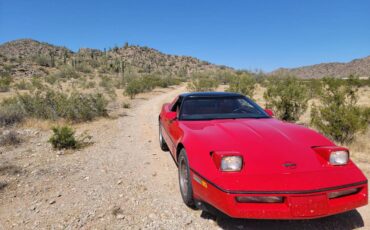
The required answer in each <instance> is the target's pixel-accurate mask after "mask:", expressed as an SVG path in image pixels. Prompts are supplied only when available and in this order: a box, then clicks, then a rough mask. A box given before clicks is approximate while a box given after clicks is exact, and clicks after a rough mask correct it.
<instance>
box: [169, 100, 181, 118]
mask: <svg viewBox="0 0 370 230" xmlns="http://www.w3.org/2000/svg"><path fill="white" fill-rule="evenodd" d="M181 102H182V98H181V97H179V98H178V99H177V101H176V102H175V103H174V104H173V106H172V108H171V111H172V112H177V115H179V112H180V107H181Z"/></svg>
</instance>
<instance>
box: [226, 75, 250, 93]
mask: <svg viewBox="0 0 370 230" xmlns="http://www.w3.org/2000/svg"><path fill="white" fill-rule="evenodd" d="M228 81H229V88H228V89H227V91H229V92H235V93H241V94H244V95H246V96H248V97H250V98H252V97H253V94H254V89H255V84H256V81H255V79H254V78H253V77H252V76H251V75H249V74H247V73H243V74H241V75H233V76H230V79H228Z"/></svg>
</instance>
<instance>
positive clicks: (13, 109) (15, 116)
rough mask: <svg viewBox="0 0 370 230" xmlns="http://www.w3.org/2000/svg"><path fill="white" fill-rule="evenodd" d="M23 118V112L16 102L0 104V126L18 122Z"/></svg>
mask: <svg viewBox="0 0 370 230" xmlns="http://www.w3.org/2000/svg"><path fill="white" fill-rule="evenodd" d="M23 118H24V112H23V110H22V109H21V108H20V107H19V106H18V105H17V104H9V105H0V126H9V125H13V124H15V123H19V122H21V121H22V120H23Z"/></svg>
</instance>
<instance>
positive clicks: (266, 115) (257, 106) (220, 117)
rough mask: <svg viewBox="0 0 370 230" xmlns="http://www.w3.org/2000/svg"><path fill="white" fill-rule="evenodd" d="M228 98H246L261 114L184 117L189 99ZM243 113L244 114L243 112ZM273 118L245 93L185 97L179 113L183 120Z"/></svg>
mask: <svg viewBox="0 0 370 230" xmlns="http://www.w3.org/2000/svg"><path fill="white" fill-rule="evenodd" d="M228 98H236V99H243V100H246V101H247V102H248V103H249V104H251V105H252V106H253V107H254V108H255V109H256V110H257V111H259V112H260V113H261V116H240V117H238V116H235V117H222V116H219V117H212V118H199V119H189V118H184V117H183V115H182V111H183V106H184V104H185V102H186V101H187V100H197V99H228ZM241 115H243V114H241ZM266 118H271V117H270V116H269V115H268V114H267V113H266V112H265V110H264V109H263V108H261V107H260V106H259V105H258V104H257V103H255V102H254V101H253V100H251V99H250V98H248V97H246V96H243V95H236V96H229V95H228V96H201V97H184V98H183V99H182V103H181V106H180V111H179V114H178V120H181V121H207V120H225V119H266Z"/></svg>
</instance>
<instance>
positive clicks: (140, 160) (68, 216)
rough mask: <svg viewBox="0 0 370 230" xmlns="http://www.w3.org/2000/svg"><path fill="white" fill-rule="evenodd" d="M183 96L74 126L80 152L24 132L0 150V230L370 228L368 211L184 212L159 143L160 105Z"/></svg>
mask: <svg viewBox="0 0 370 230" xmlns="http://www.w3.org/2000/svg"><path fill="white" fill-rule="evenodd" d="M183 91H185V87H177V88H171V89H158V90H155V91H154V92H152V93H148V94H145V95H141V96H140V97H138V98H137V99H135V100H134V101H133V102H132V108H131V109H127V110H126V116H120V117H118V118H116V119H111V120H110V119H101V120H98V121H94V122H92V123H87V124H82V125H79V126H78V127H77V129H78V130H79V132H82V131H84V130H86V131H87V132H88V133H89V134H90V135H92V136H93V141H94V144H92V145H91V146H88V147H86V148H84V149H82V150H80V151H75V152H68V151H67V152H62V151H59V152H58V151H54V150H53V149H52V148H51V147H50V145H49V144H48V143H47V139H48V137H49V136H50V132H49V131H43V130H42V129H39V128H27V129H23V130H22V131H21V136H22V137H23V138H24V140H25V141H24V143H23V144H21V145H20V146H18V147H15V148H10V147H8V148H5V147H0V229H77V228H81V229H300V230H302V229H354V228H361V227H362V228H363V229H370V208H369V206H367V207H365V208H361V209H359V210H358V211H351V212H348V213H344V214H341V215H336V216H332V217H327V218H322V219H318V220H305V221H267V220H237V219H230V218H225V217H216V216H212V215H210V214H208V213H206V212H202V211H199V210H192V209H189V208H187V207H186V206H185V205H184V204H183V203H182V200H181V196H180V193H179V188H178V182H177V168H176V166H175V164H174V162H173V160H172V158H171V157H170V155H169V153H167V152H162V151H161V150H160V148H159V146H158V141H157V139H158V136H157V131H158V130H157V129H158V127H157V118H158V112H159V110H160V106H161V104H162V103H164V102H167V101H170V100H171V99H172V98H173V97H174V96H175V95H177V94H179V93H180V92H183ZM362 167H369V164H368V163H366V162H365V163H363V166H362Z"/></svg>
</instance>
